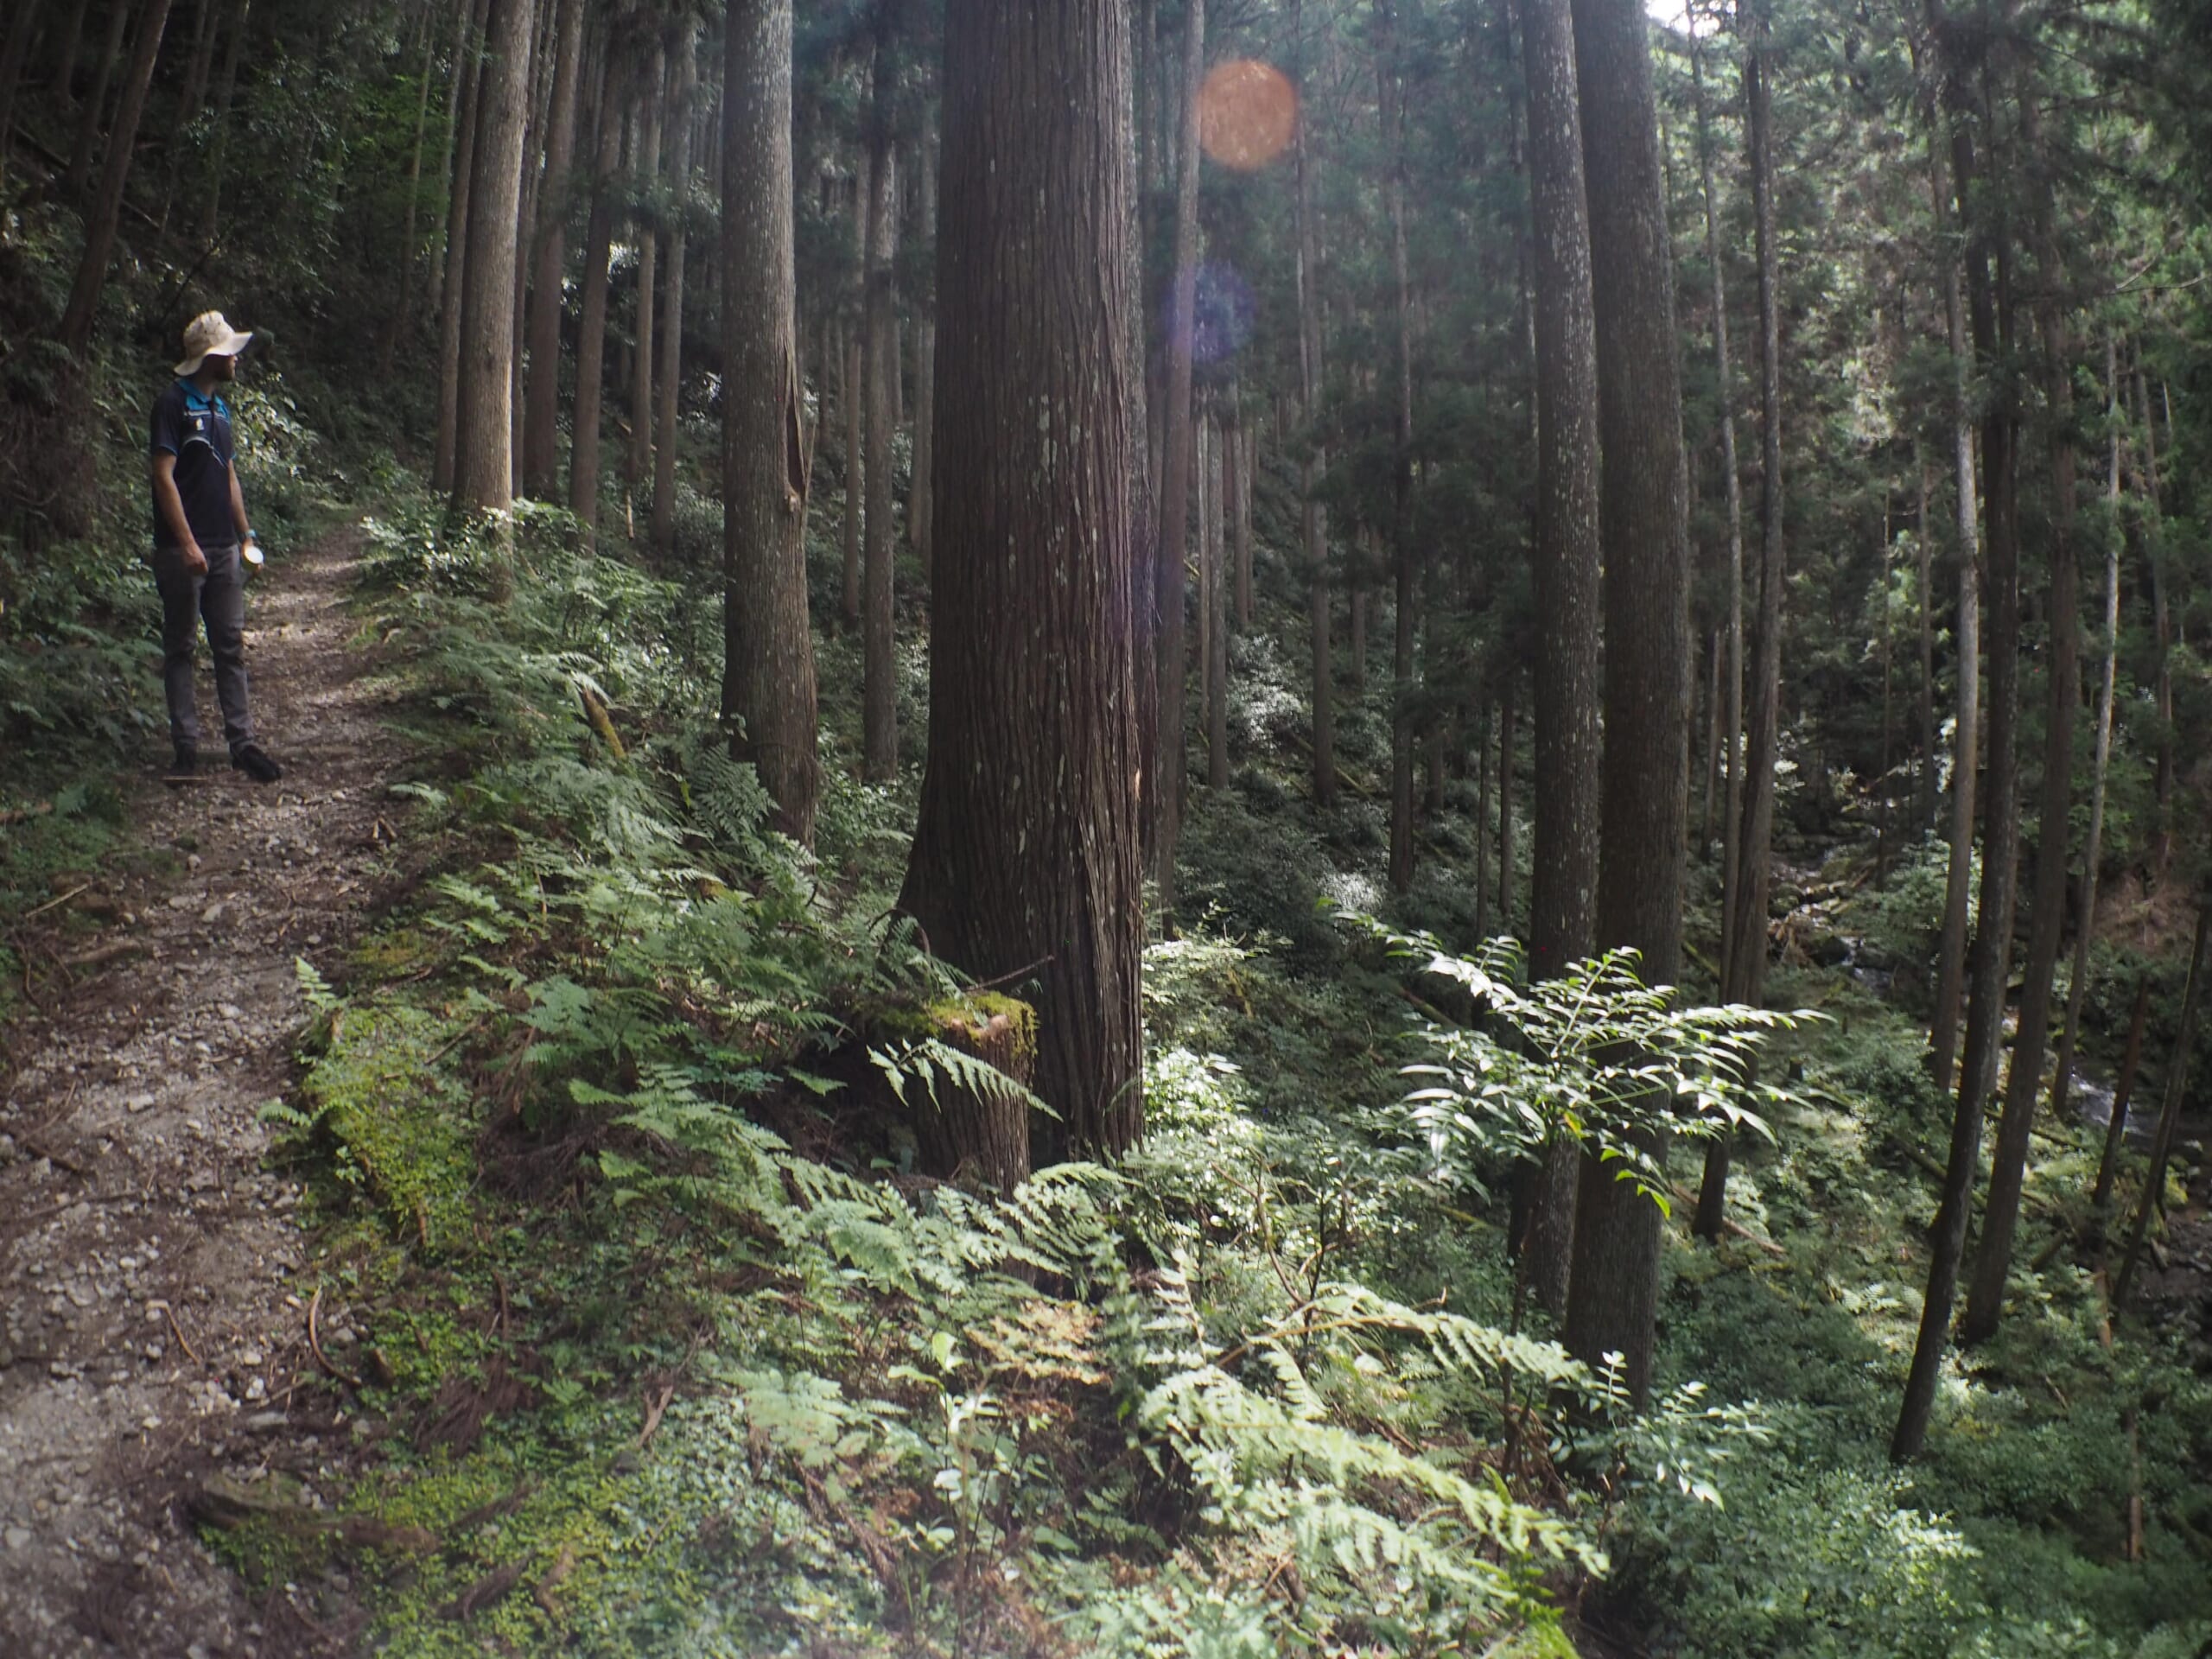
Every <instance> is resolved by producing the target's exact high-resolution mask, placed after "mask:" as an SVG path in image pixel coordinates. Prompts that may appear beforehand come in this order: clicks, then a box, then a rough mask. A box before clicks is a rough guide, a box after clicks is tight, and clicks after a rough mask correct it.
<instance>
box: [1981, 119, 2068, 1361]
mask: <svg viewBox="0 0 2212 1659" xmlns="http://www.w3.org/2000/svg"><path fill="white" fill-rule="evenodd" d="M2019 104H2020V136H2021V139H2022V141H2023V143H2024V145H2025V147H2026V150H2027V153H2028V154H2029V155H2030V156H2044V157H2045V158H2046V159H2049V151H2048V150H2047V149H2045V148H2044V143H2043V140H2042V120H2041V111H2040V109H2039V106H2038V100H2037V97H2036V94H2035V92H2034V90H2033V88H2032V87H2031V86H2025V85H2024V86H2022V87H2021V90H2020V99H2019ZM2056 217H2057V215H2056V207H2054V205H2053V203H2052V201H2051V199H2050V184H2049V181H2048V177H2047V176H2046V178H2045V181H2044V183H2043V184H2042V186H2041V187H2040V188H2039V189H2038V192H2037V199H2036V201H2035V207H2034V216H2033V224H2034V233H2035V246H2036V264H2037V274H2036V277H2037V280H2036V286H2037V292H2038V295H2039V298H2038V299H2037V303H2036V310H2037V314H2038V315H2037V333H2039V334H2041V335H2042V336H2043V352H2044V365H2043V367H2044V402H2045V407H2046V409H2047V410H2048V413H2047V416H2046V419H2047V420H2048V422H2049V433H2048V438H2049V446H2050V500H2051V505H2050V599H2049V601H2047V603H2046V606H2045V611H2046V614H2047V616H2048V619H2049V624H2050V645H2049V646H2048V648H2047V650H2048V658H2049V662H2048V679H2047V682H2046V683H2047V686H2048V696H2047V698H2046V700H2045V702H2044V763H2043V804H2042V807H2041V810H2040V815H2039V817H2038V818H2037V848H2036V885H2035V895H2034V906H2033V912H2032V915H2031V921H2030V928H2029V934H2028V960H2027V977H2026V980H2025V982H2024V985H2023V986H2022V988H2021V992H2020V1015H2019V1027H2018V1035H2017V1036H2015V1038H2014V1039H2013V1041H2012V1069H2011V1071H2010V1072H2009V1073H2008V1074H2007V1076H2006V1078H2005V1109H2004V1112H2003V1115H2002V1116H2000V1117H1999V1120H1998V1125H1997V1140H1996V1143H1995V1145H1994V1147H1993V1149H1992V1153H1991V1157H1990V1171H1989V1197H1988V1199H1987V1201H1986V1203H1985V1204H1984V1205H1983V1208H1982V1220H1981V1247H1980V1254H1979V1255H1977V1256H1976V1257H1975V1258H1974V1279H1973V1282H1972V1283H1971V1284H1970V1285H1969V1286H1968V1287H1967V1309H1966V1316H1965V1318H1964V1319H1961V1321H1960V1326H1959V1339H1960V1340H1961V1342H1963V1343H1969V1344H1971V1343H1978V1342H1986V1340H1988V1338H1991V1337H1992V1336H1994V1335H1995V1334H1996V1332H1997V1325H1998V1321H1999V1319H2000V1318H2001V1317H2002V1315H2003V1313H2004V1308H2005V1275H2006V1274H2008V1273H2009V1272H2010V1271H2011V1270H2012V1240H2013V1236H2014V1234H2015V1232H2016V1231H2017V1230H2018V1226H2019V1219H2020V1193H2021V1190H2022V1188H2023V1186H2024V1185H2025V1182H2026V1179H2027V1162H2028V1137H2029V1135H2030V1133H2031V1131H2032V1129H2033V1128H2034V1127H2035V1115H2036V1108H2037V1106H2038V1105H2039V1104H2040V1103H2041V1102H2042V1097H2043V1087H2042V1085H2043V1052H2044V1041H2045V1039H2047V1038H2048V1037H2049V1035H2050V998H2051V990H2052V976H2053V975H2054V974H2055V973H2056V969H2057V967H2058V946H2059V942H2060V940H2061V939H2062V938H2063V936H2064V933H2065V927H2066V869H2067V861H2066V851H2067V848H2066V841H2067V828H2068V822H2069V817H2070V816H2071V812H2072V808H2073V803H2074V712H2075V704H2076V703H2077V702H2079V701H2080V698H2081V695H2082V669H2081V641H2080V638H2079V629H2078V626H2077V622H2076V615H2077V613H2078V611H2079V608H2080V605H2081V588H2082V580H2081V572H2080V570H2079V569H2078V567H2077V563H2076V556H2075V548H2074V519H2075V455H2074V365H2073V345H2072V341H2071V340H2070V338H2069V330H2068V327H2067V325H2066V312H2065V307H2064V303H2063V300H2062V299H2061V297H2060V290H2061V288H2062V286H2063V283H2065V281H2066V269H2065V264H2064V260H2063V256H2062V255H2061V253H2060V251H2059V246H2058V234H2057V229H2056Z"/></svg>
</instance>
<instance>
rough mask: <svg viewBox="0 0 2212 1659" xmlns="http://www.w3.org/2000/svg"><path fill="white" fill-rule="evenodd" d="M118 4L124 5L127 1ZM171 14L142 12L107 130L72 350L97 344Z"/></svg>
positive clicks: (73, 295)
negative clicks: (149, 91)
mask: <svg viewBox="0 0 2212 1659" xmlns="http://www.w3.org/2000/svg"><path fill="white" fill-rule="evenodd" d="M117 3H118V5H120V4H121V3H122V0H117ZM168 18H169V0H146V4H145V10H143V12H142V13H141V14H140V16H139V19H138V41H137V46H136V48H134V49H133V50H132V52H131V54H130V73H129V74H128V75H126V76H125V77H124V82H123V98H122V100H121V101H120V102H119V103H118V105H116V111H115V125H114V127H113V128H112V129H111V130H110V132H109V133H108V143H107V162H106V164H105V166H103V167H102V168H101V169H100V188H99V196H98V198H97V199H96V200H94V201H93V203H92V215H91V217H90V218H89V219H86V224H85V257H84V259H83V261H82V262H81V263H80V264H79V265H78V267H77V282H76V285H75V287H73V289H71V290H70V293H69V308H68V309H67V311H65V312H63V313H62V315H61V343H62V345H63V346H66V347H67V348H68V349H69V350H70V351H72V352H82V351H83V350H84V349H85V347H86V346H88V345H89V344H91V343H92V318H93V316H94V315H95V314H96V313H97V312H98V311H99V302H100V289H101V288H102V287H103V286H104V285H105V283H106V282H107V264H108V260H109V259H110V258H111V257H112V256H113V254H114V252H115V232H116V227H117V226H118V223H119V222H120V221H121V219H122V218H123V189H124V185H125V184H127V183H128V182H129V181H130V152H131V147H132V146H133V145H134V144H136V143H137V141H138V118H139V117H140V116H141V115H143V113H145V109H146V88H147V87H148V86H149V85H151V84H152V82H153V79H154V60H155V59H156V58H157V57H158V56H160V55H161V50H162V29H163V28H164V27H165V26H166V25H167V24H168Z"/></svg>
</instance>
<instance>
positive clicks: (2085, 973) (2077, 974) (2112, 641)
mask: <svg viewBox="0 0 2212 1659" xmlns="http://www.w3.org/2000/svg"><path fill="white" fill-rule="evenodd" d="M2119 359H2120V353H2119V348H2118V346H2117V345H2116V344H2115V342H2114V341H2113V338H2112V336H2111V335H2109V334H2107V336H2106V337H2105V385H2106V387H2107V395H2106V415H2107V420H2108V422H2109V423H2110V425H2111V427H2112V434H2111V437H2110V440H2109V444H2110V447H2109V448H2108V450H2107V460H2106V464H2105V504H2106V507H2107V515H2106V524H2105V614H2104V636H2105V666H2104V675H2103V678H2102V680H2101V683H2100V684H2099V686H2098V688H2097V736H2096V759H2095V760H2094V763H2093V766H2092V770H2091V773H2090V781H2089V835H2088V840H2087V841H2086V842H2084V843H2083V844H2082V908H2081V912H2080V919H2079V921H2078V922H2077V923H2076V925H2075V930H2074V964H2073V970H2072V972H2071V973H2070V974H2069V976H2067V986H2066V1023H2065V1026H2064V1027H2063V1028H2062V1029H2061V1030H2060V1032H2059V1033H2058V1067H2057V1070H2056V1072H2055V1073H2054V1074H2053V1076H2052V1077H2051V1080H2050V1109H2051V1111H2052V1112H2053V1113H2054V1114H2056V1115H2059V1116H2063V1115H2064V1113H2065V1111H2066V1109H2067V1106H2068V1105H2069V1094H2070V1093H2071V1090H2072V1085H2073V1081H2074V1049H2075V1039H2076V1038H2077V1037H2078V1036H2079V1035H2080V1034H2081V1027H2082V997H2083V995H2085V994H2086V993H2087V992H2088V986H2089V944H2090V941H2091V940H2092V939H2093V938H2094V937H2095V935H2096V931H2097V870H2098V866H2099V865H2100V864H2101V862H2102V861H2103V857H2104V839H2105V778H2106V774H2107V770H2108V769H2109V766H2110V764H2111V761H2112V710H2113V692H2114V690H2115V689H2116V687H2117V683H2118V680H2119V669H2120V543H2121V542H2122V541H2123V540H2124V539H2125V537H2124V535H2123V533H2122V531H2121V529H2120V369H2119Z"/></svg>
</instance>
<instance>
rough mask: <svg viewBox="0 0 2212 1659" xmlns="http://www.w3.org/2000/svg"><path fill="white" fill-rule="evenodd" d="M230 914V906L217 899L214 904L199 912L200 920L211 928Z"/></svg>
mask: <svg viewBox="0 0 2212 1659" xmlns="http://www.w3.org/2000/svg"><path fill="white" fill-rule="evenodd" d="M230 913H231V907H230V906H229V905H227V904H226V903H224V902H223V901H222V900H220V899H218V900H217V901H216V902H215V903H213V904H212V905H210V906H207V909H205V910H203V911H201V912H200V920H201V921H203V922H206V923H207V924H209V925H211V926H212V925H213V924H215V923H217V922H219V921H221V920H223V919H224V918H226V917H227V916H228V915H229V914H230Z"/></svg>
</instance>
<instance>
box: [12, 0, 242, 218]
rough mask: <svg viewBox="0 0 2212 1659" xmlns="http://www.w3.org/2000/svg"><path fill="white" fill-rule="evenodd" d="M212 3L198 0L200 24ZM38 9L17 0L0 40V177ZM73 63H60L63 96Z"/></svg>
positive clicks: (36, 3) (32, 0)
mask: <svg viewBox="0 0 2212 1659" xmlns="http://www.w3.org/2000/svg"><path fill="white" fill-rule="evenodd" d="M214 3H215V0H200V7H201V11H200V16H201V21H202V24H203V26H204V24H205V22H206V17H207V7H209V6H212V5H213V4H214ZM40 10H41V0H17V3H16V8H15V11H16V15H15V17H14V19H13V21H11V22H10V23H9V25H8V33H7V35H6V37H5V38H4V40H0V181H4V180H5V179H6V177H7V175H8V152H9V150H10V149H12V148H13V147H14V145H15V140H16V87H17V86H19V85H21V84H22V77H23V61H24V60H25V59H26V58H28V57H29V55H30V49H31V29H32V26H33V25H34V24H35V23H36V22H38V17H39V12H40ZM73 10H74V11H76V12H77V13H78V14H79V22H73V24H72V25H71V28H72V30H74V29H76V28H79V27H81V16H82V13H83V10H84V8H83V6H82V5H81V4H79V5H77V6H75V7H73ZM74 52H75V41H74V38H72V41H71V54H72V55H74ZM73 67H75V66H74V65H73V64H65V65H64V66H63V67H62V73H61V90H62V93H63V96H64V97H65V98H66V97H67V93H68V90H69V79H68V76H69V71H70V69H72V68H73Z"/></svg>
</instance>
